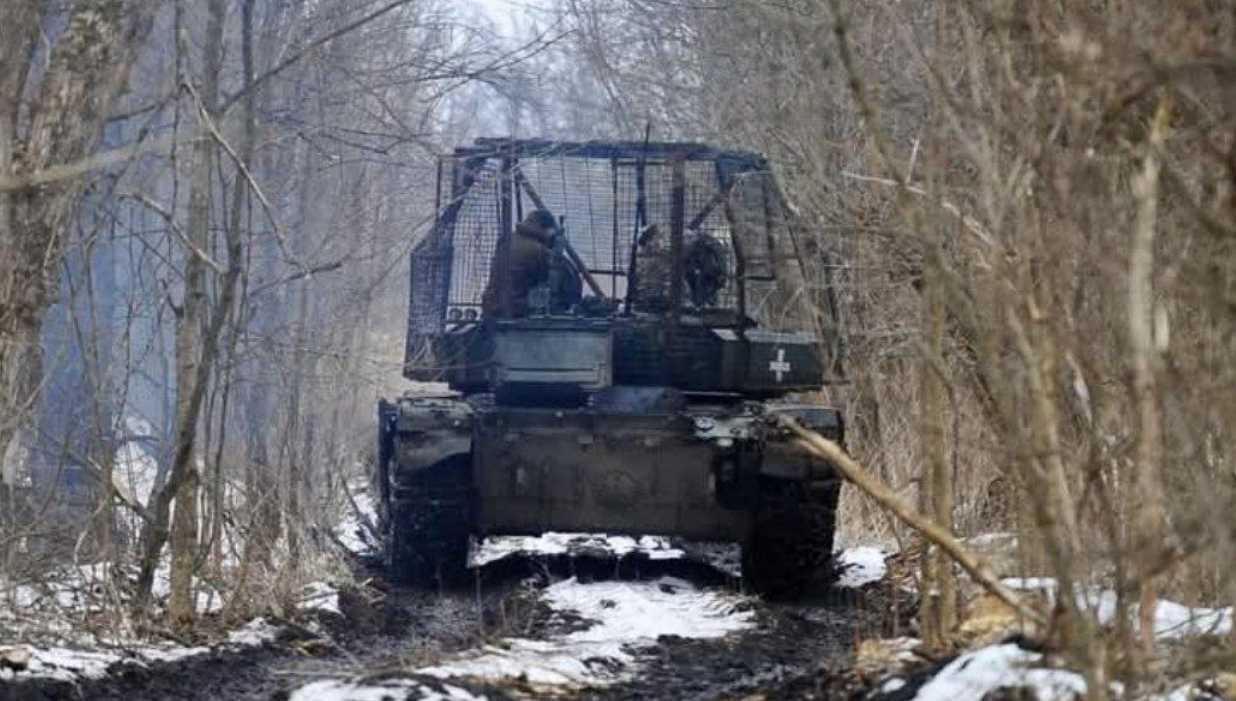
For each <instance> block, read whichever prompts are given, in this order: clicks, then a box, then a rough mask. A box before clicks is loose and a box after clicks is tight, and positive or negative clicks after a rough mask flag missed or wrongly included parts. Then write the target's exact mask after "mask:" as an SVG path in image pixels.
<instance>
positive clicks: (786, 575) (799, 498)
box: [742, 477, 841, 599]
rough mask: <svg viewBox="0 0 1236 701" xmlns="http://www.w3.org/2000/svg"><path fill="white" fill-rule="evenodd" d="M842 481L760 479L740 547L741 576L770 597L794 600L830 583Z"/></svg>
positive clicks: (761, 593) (755, 588)
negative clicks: (814, 482) (747, 533)
mask: <svg viewBox="0 0 1236 701" xmlns="http://www.w3.org/2000/svg"><path fill="white" fill-rule="evenodd" d="M840 494H841V481H840V480H836V481H831V482H827V483H825V484H824V485H817V486H810V485H807V484H804V483H801V482H797V481H792V480H783V479H776V478H771V477H765V478H762V479H761V480H760V488H759V497H758V503H757V505H756V509H755V515H754V519H753V524H752V528H751V535H750V536H749V537H748V539H747V541H746V542H745V543H743V547H742V574H743V579H744V580H745V581H746V582H747V583H748V584H749V585H750V587H751V589H752V590H753V591H755V592H756V593H758V594H760V595H762V596H764V597H766V598H769V599H794V598H799V597H803V596H806V595H809V594H812V593H815V592H817V591H821V590H823V589H824V588H825V587H827V585H829V584H831V583H832V581H833V579H834V577H835V574H834V572H833V562H832V560H833V535H834V530H835V527H836V522H837V500H838V497H839V496H840Z"/></svg>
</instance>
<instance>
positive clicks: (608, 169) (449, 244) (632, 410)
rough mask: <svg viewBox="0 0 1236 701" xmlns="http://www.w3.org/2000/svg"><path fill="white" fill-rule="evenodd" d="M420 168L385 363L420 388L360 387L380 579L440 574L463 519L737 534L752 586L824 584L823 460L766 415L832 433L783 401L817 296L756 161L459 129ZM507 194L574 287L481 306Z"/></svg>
mask: <svg viewBox="0 0 1236 701" xmlns="http://www.w3.org/2000/svg"><path fill="white" fill-rule="evenodd" d="M438 174H439V175H438V194H437V205H436V206H437V208H438V212H437V217H436V219H435V224H434V226H433V227H432V229H431V230H430V231H429V232H428V234H427V235H426V236H425V237H424V238H423V239H422V240H421V241H420V242H419V243H418V244H417V245H416V246H415V248H414V250H413V252H412V254H411V303H410V306H409V310H410V311H409V318H408V334H407V344H406V352H405V363H404V368H403V374H404V376H405V377H407V378H408V379H409V380H413V381H415V382H416V383H417V387H420V388H422V389H418V390H414V391H410V392H408V393H406V394H405V395H404V396H402V397H400V398H398V399H397V400H395V401H385V400H383V401H380V403H379V407H378V418H379V424H380V428H379V440H378V447H379V450H378V460H377V474H376V475H375V481H376V483H377V486H378V491H379V494H380V496H381V508H380V517H381V518H380V520H381V522H382V528H383V529H384V532H385V552H386V558H387V565H388V568H389V572H390V575H391V577H392V578H393V579H395V580H396V581H402V582H409V583H413V584H417V585H422V586H433V585H441V584H448V583H450V582H451V581H453V580H455V579H456V578H458V577H460V576H461V575H462V574H463V573H464V572H465V567H466V562H467V555H468V549H469V543H470V540H471V539H474V538H479V537H483V536H487V535H497V534H504V535H505V534H521V535H535V534H541V533H544V532H548V531H568V532H570V531H588V532H606V533H613V534H629V535H636V536H639V535H646V534H655V535H668V536H680V537H682V538H686V539H691V540H698V541H731V542H738V543H740V544H741V546H742V553H743V557H742V568H743V570H742V571H743V578H744V581H746V582H748V583H749V586H750V587H751V588H752V589H753V590H754V591H756V592H759V593H762V594H765V595H768V596H774V597H792V596H796V595H798V594H802V593H804V592H806V591H808V590H810V589H811V588H813V587H814V586H815V585H817V584H820V583H822V582H825V581H827V579H828V576H829V570H830V563H831V554H832V544H833V534H834V529H835V514H836V505H837V497H838V493H839V490H840V487H841V481H840V478H839V476H838V473H837V472H836V471H835V469H834V468H833V466H831V465H829V464H827V463H823V462H819V461H816V460H812V459H810V458H808V457H806V456H804V455H803V454H801V453H799V452H798V451H796V450H795V448H794V446H793V444H792V439H791V438H790V437H789V436H788V435H786V434H785V433H784V432H783V431H782V430H781V429H779V428H778V419H779V417H784V416H788V417H792V418H794V419H796V420H797V421H799V422H800V423H802V424H803V425H806V426H808V427H810V428H813V429H815V430H816V431H819V432H820V433H822V434H824V435H826V436H828V437H830V438H832V439H834V440H837V441H842V440H844V421H843V418H842V415H841V413H840V412H839V411H837V410H835V409H832V408H828V407H825V406H821V405H819V404H818V403H815V402H808V401H801V400H800V401H795V400H794V399H793V398H794V397H797V396H802V395H803V394H804V393H813V392H818V391H819V390H820V388H821V387H822V386H823V385H824V384H825V383H826V382H828V381H829V380H830V378H835V377H837V376H838V375H839V367H838V363H839V357H840V354H839V353H838V352H836V348H837V339H836V338H835V334H834V333H833V330H834V329H835V328H836V326H835V323H834V319H835V312H834V305H833V304H832V302H831V296H830V295H831V292H830V290H829V286H828V285H827V284H826V282H827V281H820V280H813V279H810V280H809V279H807V278H806V277H805V273H804V269H803V267H802V265H801V261H800V259H799V256H798V254H797V251H798V250H799V249H800V247H801V246H803V245H806V243H807V241H806V237H805V235H804V233H803V232H802V231H801V229H800V228H799V226H798V224H797V222H796V221H795V218H794V216H793V213H792V211H791V210H790V208H789V207H788V206H787V204H786V203H785V201H784V198H783V197H782V195H781V194H780V191H779V190H778V187H777V184H776V182H775V180H774V178H773V177H772V175H771V172H770V170H769V166H768V163H767V162H766V161H765V159H764V158H763V157H761V156H759V155H758V154H754V153H747V152H740V151H728V150H723V149H719V148H715V147H712V146H708V145H705V144H693V143H656V142H617V143H615V142H586V143H570V142H560V141H542V140H512V139H479V140H477V141H476V142H475V143H474V144H472V145H469V146H466V147H461V148H458V149H456V150H455V151H454V153H453V154H452V155H451V156H450V157H447V158H444V159H442V160H441V162H440V164H439V171H438ZM531 211H547V212H549V213H551V214H552V216H553V220H554V221H555V222H556V228H557V232H556V236H555V238H554V241H555V243H554V246H553V251H554V254H553V255H555V256H558V257H560V258H561V261H560V262H562V263H563V269H566V270H570V271H572V273H571V274H572V275H577V276H578V277H579V282H580V283H581V284H580V285H579V286H578V290H579V291H580V293H579V294H577V295H576V296H575V298H573V299H569V300H563V299H562V298H561V295H560V294H559V295H557V298H556V290H557V289H560V288H562V287H563V286H562V285H555V284H545V285H540V286H539V287H535V288H533V289H531V290H530V291H529V293H528V300H527V305H526V311H525V312H524V313H523V315H522V316H519V317H515V318H510V317H503V318H493V315H492V314H491V315H487V314H486V313H485V309H484V306H483V303H482V302H483V297H484V296H485V290H486V287H487V284H488V283H489V279H490V276H491V275H492V274H493V271H492V270H491V269H490V268H491V267H492V266H493V265H496V264H500V263H499V262H498V261H496V260H495V258H494V251H495V250H497V248H498V242H499V240H500V239H501V238H502V237H504V236H511V235H512V231H513V229H514V227H515V226H516V224H517V223H518V222H520V221H521V220H522V219H523V218H524V217H525V215H526V214H527V213H528V212H531ZM567 287H569V286H567ZM424 383H435V384H424ZM426 387H429V388H431V389H429V390H425V389H423V388H426Z"/></svg>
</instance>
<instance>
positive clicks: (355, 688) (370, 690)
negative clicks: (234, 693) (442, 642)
mask: <svg viewBox="0 0 1236 701" xmlns="http://www.w3.org/2000/svg"><path fill="white" fill-rule="evenodd" d="M484 698H485V697H483V696H473V695H472V694H470V693H468V692H467V691H464V690H463V689H460V688H459V687H455V686H450V685H447V684H444V685H442V687H441V689H431V688H430V687H428V686H425V685H424V684H420V683H417V682H414V681H412V680H409V679H391V680H387V681H382V682H373V683H365V682H350V681H336V680H326V681H320V682H314V683H312V684H309V685H307V686H302V687H301V688H299V689H297V690H296V691H295V692H294V693H293V694H292V696H291V697H290V698H289V699H288V701H391V699H417V700H418V701H483V699H484Z"/></svg>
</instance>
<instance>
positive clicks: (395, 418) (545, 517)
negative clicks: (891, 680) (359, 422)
mask: <svg viewBox="0 0 1236 701" xmlns="http://www.w3.org/2000/svg"><path fill="white" fill-rule="evenodd" d="M619 394H622V393H619ZM680 400H681V398H680V397H677V396H676V395H674V394H673V393H672V392H671V393H669V394H665V393H658V392H657V391H655V390H649V389H648V388H640V389H639V390H633V391H632V392H631V393H629V394H628V395H623V397H622V398H621V399H616V400H613V401H612V402H609V403H607V402H601V404H602V406H596V405H591V406H585V407H577V408H543V407H523V406H516V407H512V406H499V405H493V404H484V403H481V404H478V403H476V402H475V401H467V400H463V399H447V398H434V399H424V398H421V399H417V398H404V399H402V400H401V401H400V402H398V403H397V404H383V411H384V412H385V414H384V415H385V416H386V417H387V419H386V421H385V422H384V424H383V425H384V426H387V427H388V431H387V434H386V438H385V439H384V445H385V446H386V447H385V449H384V450H383V451H382V453H381V454H382V455H384V456H386V461H385V462H384V463H383V465H382V466H381V469H380V471H379V474H380V479H381V480H382V481H383V487H382V489H381V490H380V491H381V493H382V494H383V495H384V499H385V504H384V506H385V508H384V509H383V520H384V523H385V524H386V527H387V537H388V540H387V553H388V557H389V558H390V562H389V565H390V568H391V572H392V574H393V575H394V576H395V578H396V579H403V580H410V581H412V582H415V583H419V584H433V583H434V582H437V583H443V582H445V581H447V580H449V579H452V578H455V577H462V575H463V573H464V570H465V556H466V552H467V541H468V539H469V538H475V537H481V536H487V535H536V534H540V533H545V532H549V531H568V532H569V531H588V532H606V533H613V534H628V535H634V536H640V535H668V536H679V537H683V538H687V539H691V540H700V541H731V542H737V543H741V544H742V545H743V550H744V562H745V563H748V564H747V566H746V571H745V572H744V576H745V577H747V578H748V579H749V580H750V581H751V582H752V585H753V588H755V589H756V590H757V591H762V592H764V593H769V594H777V593H782V592H786V591H789V590H791V589H797V588H801V586H803V584H804V582H805V581H806V580H808V579H812V578H816V579H818V578H819V573H821V572H822V571H824V570H825V569H827V567H828V565H829V556H830V554H831V550H832V538H833V530H834V529H833V525H834V522H835V507H836V501H837V494H838V491H839V489H840V480H839V477H838V476H837V473H836V471H835V470H834V469H833V468H832V466H831V465H829V464H827V463H821V462H818V461H813V460H810V459H808V458H806V457H805V456H803V455H801V454H800V453H798V452H797V451H795V450H794V449H793V447H792V445H791V443H790V441H789V437H788V436H786V435H784V434H783V433H782V432H781V431H780V429H779V428H777V426H778V422H777V421H776V418H777V417H778V416H781V415H786V414H789V415H791V416H793V417H795V418H796V419H798V420H799V421H800V422H802V423H805V424H807V425H809V426H812V427H813V428H815V429H817V430H819V431H821V432H823V433H824V434H825V435H828V436H830V437H832V438H834V439H837V440H841V439H842V437H843V435H842V434H843V427H842V425H841V422H840V415H839V414H838V413H837V412H835V411H831V410H828V409H822V408H819V407H812V406H795V405H785V404H773V403H760V402H746V403H740V404H732V405H724V406H708V405H700V404H690V403H683V402H681V401H680Z"/></svg>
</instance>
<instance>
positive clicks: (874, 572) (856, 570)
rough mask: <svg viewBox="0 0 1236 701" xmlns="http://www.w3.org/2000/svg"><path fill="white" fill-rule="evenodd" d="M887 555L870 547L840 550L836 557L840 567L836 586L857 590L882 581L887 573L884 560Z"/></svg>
mask: <svg viewBox="0 0 1236 701" xmlns="http://www.w3.org/2000/svg"><path fill="white" fill-rule="evenodd" d="M886 557H887V554H886V553H885V552H884V551H883V550H881V549H879V548H874V547H871V546H870V545H863V546H860V547H856V548H849V549H847V550H842V551H841V553H840V554H838V555H837V563H838V565H839V566H840V567H841V576H840V577H839V578H838V579H837V586H839V587H844V588H847V589H857V588H859V587H861V586H864V585H867V584H870V583H872V582H878V581H880V580H881V579H884V575H885V573H887V572H888V567H887V565H885V564H884V559H885V558H886Z"/></svg>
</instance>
